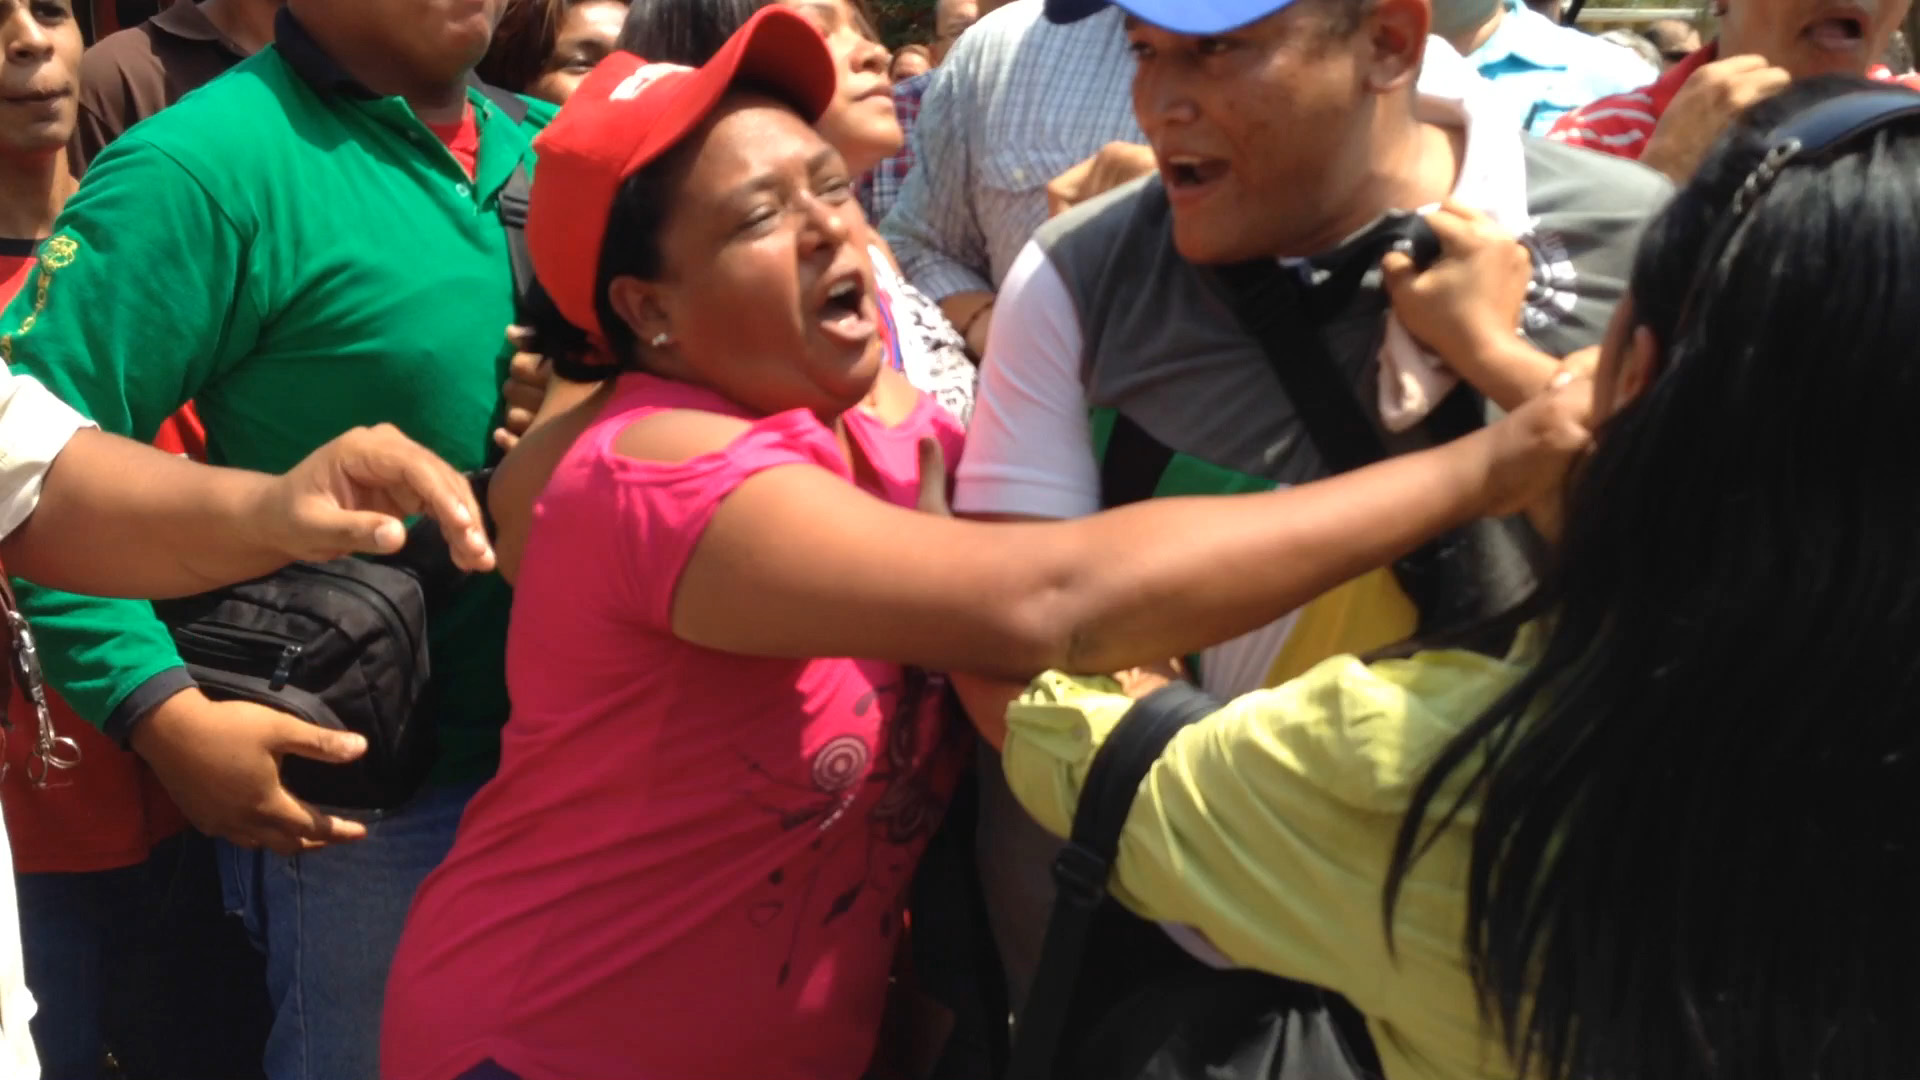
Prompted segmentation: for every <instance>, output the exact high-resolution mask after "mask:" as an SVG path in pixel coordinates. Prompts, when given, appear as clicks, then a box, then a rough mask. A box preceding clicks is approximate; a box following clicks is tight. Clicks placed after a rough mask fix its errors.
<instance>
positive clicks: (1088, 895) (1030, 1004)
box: [1007, 683, 1220, 1080]
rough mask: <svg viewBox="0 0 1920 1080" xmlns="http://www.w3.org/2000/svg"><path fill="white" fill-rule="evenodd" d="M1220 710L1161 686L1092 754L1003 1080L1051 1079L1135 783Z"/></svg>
mask: <svg viewBox="0 0 1920 1080" xmlns="http://www.w3.org/2000/svg"><path fill="white" fill-rule="evenodd" d="M1219 707H1220V703H1219V702H1217V701H1215V700H1214V699H1213V698H1210V697H1208V696H1207V695H1206V694H1204V693H1202V692H1201V691H1199V690H1197V689H1195V688H1194V687H1192V686H1190V685H1188V684H1186V683H1174V684H1172V685H1170V686H1166V687H1162V688H1161V689H1159V690H1156V691H1154V692H1153V693H1152V694H1149V695H1147V696H1146V697H1145V698H1142V699H1141V700H1140V701H1138V702H1135V703H1134V706H1133V707H1132V708H1131V709H1128V710H1127V715H1126V716H1124V717H1122V718H1121V720H1120V723H1119V724H1118V725H1117V726H1115V727H1114V729H1113V731H1112V732H1111V733H1110V734H1109V735H1108V736H1107V741H1106V744H1105V745H1103V746H1101V748H1100V751H1099V752H1098V753H1097V754H1095V755H1094V757H1093V765H1092V767H1091V768H1089V769H1088V771H1087V781H1086V784H1085V786H1084V787H1083V788H1082V789H1081V792H1080V805H1079V807H1078V808H1077V809H1076V810H1075V811H1074V815H1073V837H1072V838H1071V839H1070V840H1068V841H1067V846H1066V847H1065V848H1063V849H1062V850H1061V852H1060V857H1059V858H1058V859H1056V860H1055V861H1054V864H1053V877H1054V882H1055V884H1056V886H1057V887H1058V895H1057V896H1056V897H1055V899H1054V902H1053V914H1052V915H1051V916H1050V917H1049V918H1048V920H1047V936H1046V943H1045V944H1044V945H1043V946H1042V947H1041V951H1040V966H1039V968H1038V969H1037V970H1036V971H1035V972H1034V977H1033V988H1032V989H1031V990H1030V991H1029V992H1028V994H1027V1004H1026V1008H1025V1009H1024V1010H1022V1012H1021V1014H1020V1022H1019V1026H1018V1027H1017V1028H1016V1029H1015V1030H1014V1033H1013V1055H1012V1060H1011V1062H1010V1063H1009V1065H1008V1068H1007V1080H1053V1077H1054V1075H1055V1070H1054V1066H1055V1064H1056V1059H1057V1057H1058V1056H1059V1052H1060V1039H1061V1034H1062V1032H1063V1031H1064V1030H1065V1029H1066V1023H1067V1016H1068V1014H1069V1011H1070V1010H1071V1008H1072V1005H1073V991H1074V986H1075V984H1076V983H1077V981H1078V980H1079V976H1080V969H1081V964H1082V962H1083V961H1084V960H1085V958H1086V951H1087V937H1088V934H1089V932H1090V931H1091V929H1092V927H1093V921H1094V913H1095V912H1096V911H1097V910H1098V909H1099V907H1100V903H1101V901H1102V900H1104V899H1105V898H1106V895H1107V881H1108V878H1109V876H1110V875H1111V873H1112V870H1113V860H1114V858H1115V856H1116V855H1118V854H1119V851H1120V833H1121V831H1122V830H1123V829H1125V828H1126V824H1127V816H1128V815H1129V814H1130V813H1132V811H1133V802H1134V799H1135V797H1136V796H1137V795H1138V794H1139V792H1140V783H1141V781H1142V780H1145V779H1146V776H1147V773H1148V772H1150V771H1151V770H1152V769H1153V764H1154V762H1156V761H1158V760H1160V755H1161V753H1162V752H1163V751H1165V750H1166V748H1167V743H1169V742H1170V741H1172V739H1173V737H1174V736H1175V735H1177V734H1179V733H1180V730H1181V729H1182V728H1184V727H1186V726H1187V725H1189V724H1192V723H1194V722H1195V721H1198V720H1200V719H1201V718H1203V717H1205V716H1206V715H1207V714H1208V713H1211V712H1213V711H1214V710H1216V709H1218V708H1219Z"/></svg>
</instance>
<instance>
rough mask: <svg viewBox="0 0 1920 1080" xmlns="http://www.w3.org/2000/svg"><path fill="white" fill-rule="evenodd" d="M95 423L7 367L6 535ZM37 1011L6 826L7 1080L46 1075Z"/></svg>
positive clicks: (2, 504) (2, 449) (1, 884)
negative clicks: (36, 1036)
mask: <svg viewBox="0 0 1920 1080" xmlns="http://www.w3.org/2000/svg"><path fill="white" fill-rule="evenodd" d="M92 426H93V425H92V424H91V423H89V422H88V421H87V419H86V418H85V417H83V416H81V415H80V414H79V413H77V412H75V411H73V409H72V408H70V407H68V406H67V404H66V403H65V402H63V401H61V400H60V399H59V398H56V397H54V396H53V393H52V392H51V391H49V390H48V389H47V388H46V387H44V386H42V385H40V383H39V382H38V381H37V380H35V379H33V378H31V377H29V376H25V375H16V374H14V373H12V372H10V371H7V370H5V369H4V368H0V537H4V536H6V535H8V534H10V533H12V532H13V530H15V529H17V528H19V527H20V524H21V523H22V522H24V521H26V520H27V518H28V517H29V516H31V515H32V514H33V510H34V507H36V506H38V505H39V503H40V488H41V484H42V483H44V482H45V480H46V476H47V471H48V470H49V469H51V468H52V467H53V459H54V458H55V457H56V456H57V455H58V454H59V453H60V451H61V450H63V449H65V448H66V445H67V443H68V441H69V440H71V439H72V438H73V436H74V433H75V432H77V431H79V430H80V429H82V428H86V427H92ZM35 1009H36V1006H35V1005H34V1001H33V995H32V994H30V993H28V992H27V979H26V966H25V963H24V961H23V960H22V958H21V954H20V907H19V902H18V899H17V898H16V897H15V895H14V889H13V851H12V849H11V848H10V847H9V846H8V844H7V835H6V829H5V823H4V822H3V821H0V1080H38V1077H39V1076H40V1061H39V1058H37V1057H36V1056H35V1055H34V1052H33V1035H32V1032H31V1031H30V1030H29V1029H28V1022H29V1021H30V1020H32V1019H33V1014H34V1011H35Z"/></svg>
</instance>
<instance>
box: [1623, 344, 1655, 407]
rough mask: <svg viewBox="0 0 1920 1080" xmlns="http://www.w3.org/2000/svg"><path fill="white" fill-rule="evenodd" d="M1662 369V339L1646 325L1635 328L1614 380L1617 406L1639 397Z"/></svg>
mask: <svg viewBox="0 0 1920 1080" xmlns="http://www.w3.org/2000/svg"><path fill="white" fill-rule="evenodd" d="M1659 371H1660V340H1659V339H1658V338H1656V337H1654V336H1653V331H1652V330H1649V329H1647V328H1646V327H1644V326H1636V327H1634V328H1633V336H1632V337H1629V338H1628V339H1627V348H1626V353H1625V354H1624V355H1623V356H1622V357H1621V358H1620V374H1619V376H1618V377H1617V378H1616V379H1615V380H1614V388H1613V390H1614V397H1613V400H1614V403H1615V408H1618V407H1619V406H1622V405H1625V404H1627V403H1628V402H1630V401H1632V400H1633V399H1634V398H1637V397H1639V396H1640V395H1641V394H1642V393H1644V392H1645V391H1646V389H1647V386H1648V385H1649V384H1650V383H1652V382H1653V377H1654V376H1655V375H1657V374H1659Z"/></svg>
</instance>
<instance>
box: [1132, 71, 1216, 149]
mask: <svg viewBox="0 0 1920 1080" xmlns="http://www.w3.org/2000/svg"><path fill="white" fill-rule="evenodd" d="M1133 112H1134V117H1135V119H1137V120H1138V121H1139V122H1140V130H1141V131H1144V132H1146V133H1147V134H1148V135H1149V136H1151V135H1152V134H1153V133H1154V131H1155V130H1157V129H1160V128H1164V127H1166V126H1168V125H1176V126H1177V125H1180V124H1191V123H1193V122H1194V121H1195V120H1197V119H1199V117H1200V107H1199V106H1198V105H1196V104H1195V103H1194V100H1193V95H1192V94H1190V93H1188V92H1187V90H1186V84H1185V82H1184V80H1182V79H1181V78H1179V77H1178V75H1177V73H1173V72H1168V71H1166V70H1164V68H1163V67H1158V66H1156V69H1155V70H1152V71H1149V70H1147V68H1146V66H1145V65H1142V66H1141V68H1140V70H1139V71H1138V72H1136V73H1135V74H1134V76H1133Z"/></svg>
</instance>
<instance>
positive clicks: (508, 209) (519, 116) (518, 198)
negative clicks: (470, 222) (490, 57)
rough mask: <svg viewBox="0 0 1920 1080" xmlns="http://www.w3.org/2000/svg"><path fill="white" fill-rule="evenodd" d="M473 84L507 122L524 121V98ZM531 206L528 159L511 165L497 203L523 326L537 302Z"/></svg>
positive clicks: (531, 183)
mask: <svg viewBox="0 0 1920 1080" xmlns="http://www.w3.org/2000/svg"><path fill="white" fill-rule="evenodd" d="M476 85H477V86H478V88H479V90H480V92H481V93H482V94H485V95H486V97H487V100H489V101H491V102H493V104H494V107H495V108H497V109H499V110H500V112H501V113H502V114H504V115H505V116H506V118H507V119H508V120H511V121H513V122H514V123H515V124H521V123H525V122H526V119H527V113H528V109H529V106H528V104H527V100H526V99H525V98H523V97H521V96H520V95H518V94H515V93H510V92H508V91H506V90H502V89H500V88H499V87H497V86H489V85H487V84H486V83H483V82H478V81H477V80H476ZM532 203H533V174H532V173H530V172H528V171H527V160H526V158H524V157H523V158H521V159H520V161H519V162H518V163H517V164H515V165H514V167H513V175H512V176H510V177H508V178H507V185H506V186H505V187H503V188H501V189H500V199H499V202H498V207H499V212H500V224H501V226H502V227H504V228H505V229H506V230H507V258H508V260H509V261H510V262H512V264H513V299H514V307H515V309H516V310H517V311H518V312H519V319H520V321H521V322H522V323H525V322H526V321H527V312H528V311H529V310H531V308H532V306H533V304H534V303H535V302H536V301H535V299H534V294H535V292H536V291H537V290H538V289H539V287H540V286H539V283H538V282H536V281H535V280H534V277H533V253H532V251H531V250H529V249H528V247H527V208H528V207H529V206H531V205H532Z"/></svg>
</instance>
